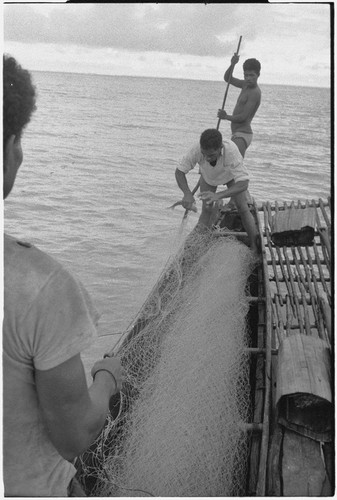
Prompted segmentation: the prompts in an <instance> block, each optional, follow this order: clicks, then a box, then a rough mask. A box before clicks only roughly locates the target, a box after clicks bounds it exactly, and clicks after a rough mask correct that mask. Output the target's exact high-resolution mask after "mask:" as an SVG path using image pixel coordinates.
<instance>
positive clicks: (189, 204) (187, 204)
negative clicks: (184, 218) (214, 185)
mask: <svg viewBox="0 0 337 500" xmlns="http://www.w3.org/2000/svg"><path fill="white" fill-rule="evenodd" d="M194 203H195V199H194V196H193V194H192V193H186V194H184V197H183V199H182V202H181V204H182V206H183V207H184V208H185V210H194V207H193V205H194Z"/></svg>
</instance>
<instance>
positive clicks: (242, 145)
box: [226, 137, 248, 210]
mask: <svg viewBox="0 0 337 500" xmlns="http://www.w3.org/2000/svg"><path fill="white" fill-rule="evenodd" d="M231 141H232V142H234V144H236V145H237V147H238V150H239V151H240V153H241V156H242V158H244V157H245V153H246V151H247V148H248V146H247V143H246V141H245V140H244V138H243V137H232V138H231ZM235 207H236V205H235V200H234V198H233V196H232V197H231V199H230V200H229V202H228V203H227V205H226V208H227V209H228V210H234V209H235Z"/></svg>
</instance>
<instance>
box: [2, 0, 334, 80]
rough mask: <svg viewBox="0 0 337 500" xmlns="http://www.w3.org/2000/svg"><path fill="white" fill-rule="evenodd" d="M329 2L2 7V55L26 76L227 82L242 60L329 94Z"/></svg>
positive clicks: (265, 76) (265, 75) (264, 76)
mask: <svg viewBox="0 0 337 500" xmlns="http://www.w3.org/2000/svg"><path fill="white" fill-rule="evenodd" d="M330 15H331V13H330V5H329V4H327V3H323V2H322V3H321V2H319V3H296V2H295V3H286V2H281V3H269V4H267V3H264V4H262V3H261V4H259V3H256V4H254V3H212V4H204V3H97V2H96V3H89V4H88V3H82V4H81V3H79V4H65V3H63V2H56V3H15V2H10V3H7V4H6V5H4V6H3V19H4V21H3V22H4V50H5V52H8V53H9V54H11V55H13V56H14V57H16V58H17V60H18V61H19V62H20V64H21V65H22V66H23V67H25V68H27V69H30V70H41V71H64V72H76V73H97V74H107V75H110V74H111V75H131V76H151V77H165V78H167V77H169V78H186V79H192V80H214V81H216V80H222V79H223V74H224V71H225V70H226V69H227V67H228V65H229V64H230V59H231V57H232V55H233V53H234V52H236V50H237V46H238V42H239V39H240V36H242V41H241V46H240V62H239V63H238V65H237V67H236V68H235V71H234V76H236V77H238V78H241V77H243V74H242V63H243V62H244V61H245V59H248V58H251V57H254V58H256V59H258V60H259V61H260V63H261V75H260V79H259V82H260V83H265V84H282V85H301V86H313V87H330V83H331V81H330V71H331V49H332V39H331V24H330V23H331V21H330Z"/></svg>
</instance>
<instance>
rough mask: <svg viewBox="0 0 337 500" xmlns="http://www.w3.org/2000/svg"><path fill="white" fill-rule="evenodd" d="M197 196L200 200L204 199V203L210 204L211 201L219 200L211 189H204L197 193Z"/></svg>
mask: <svg viewBox="0 0 337 500" xmlns="http://www.w3.org/2000/svg"><path fill="white" fill-rule="evenodd" d="M199 198H200V199H201V200H202V201H205V202H206V205H211V204H212V203H213V202H215V201H218V200H219V198H218V196H217V194H216V193H213V192H212V191H204V192H203V193H201V194H199Z"/></svg>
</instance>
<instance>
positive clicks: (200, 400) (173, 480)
mask: <svg viewBox="0 0 337 500" xmlns="http://www.w3.org/2000/svg"><path fill="white" fill-rule="evenodd" d="M253 264H254V262H253V258H252V254H251V252H250V250H249V249H248V248H247V247H246V246H245V245H243V244H242V243H239V242H238V241H237V240H236V239H231V238H228V237H227V238H215V237H214V236H212V235H211V233H208V232H207V233H204V234H203V233H198V232H196V231H194V232H193V233H191V235H190V236H189V237H188V239H187V240H186V241H185V245H183V247H182V249H181V251H180V252H178V254H177V255H176V256H175V257H174V258H173V260H172V261H171V262H170V263H169V265H168V266H167V268H166V269H165V270H164V273H163V275H162V276H161V277H160V279H159V281H158V283H157V286H156V287H155V288H154V290H153V291H152V293H151V294H150V297H149V299H148V300H147V302H146V303H145V305H144V306H143V309H142V310H141V313H140V314H139V316H138V318H137V320H136V322H135V323H134V324H133V325H132V327H131V329H130V332H131V333H130V334H129V336H128V341H126V342H124V343H123V344H122V345H121V347H120V348H119V351H118V354H119V355H120V356H121V358H122V364H123V366H124V368H125V371H126V383H125V384H124V387H123V392H122V393H121V395H120V399H118V398H117V399H116V407H117V409H118V415H117V417H116V418H115V419H114V418H112V417H111V416H110V417H109V418H108V422H107V425H106V426H105V428H104V430H103V432H102V434H101V436H99V438H98V439H97V440H96V442H95V443H94V445H93V447H92V449H91V450H89V451H88V452H86V453H85V454H84V455H83V456H82V457H81V460H80V467H79V479H80V480H81V481H82V483H85V482H86V486H88V478H89V482H90V481H91V483H93V484H91V491H90V495H92V496H237V495H243V494H244V483H245V476H246V468H247V455H248V453H247V446H248V443H247V438H246V434H245V431H243V430H242V427H241V423H242V422H246V421H247V420H248V418H249V407H250V404H249V359H248V354H247V352H246V349H245V348H246V347H247V346H248V335H247V328H246V315H247V312H248V309H249V297H248V296H247V294H246V284H247V278H248V276H249V274H250V272H251V270H252V267H253ZM112 413H113V409H112ZM115 416H116V415H115Z"/></svg>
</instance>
